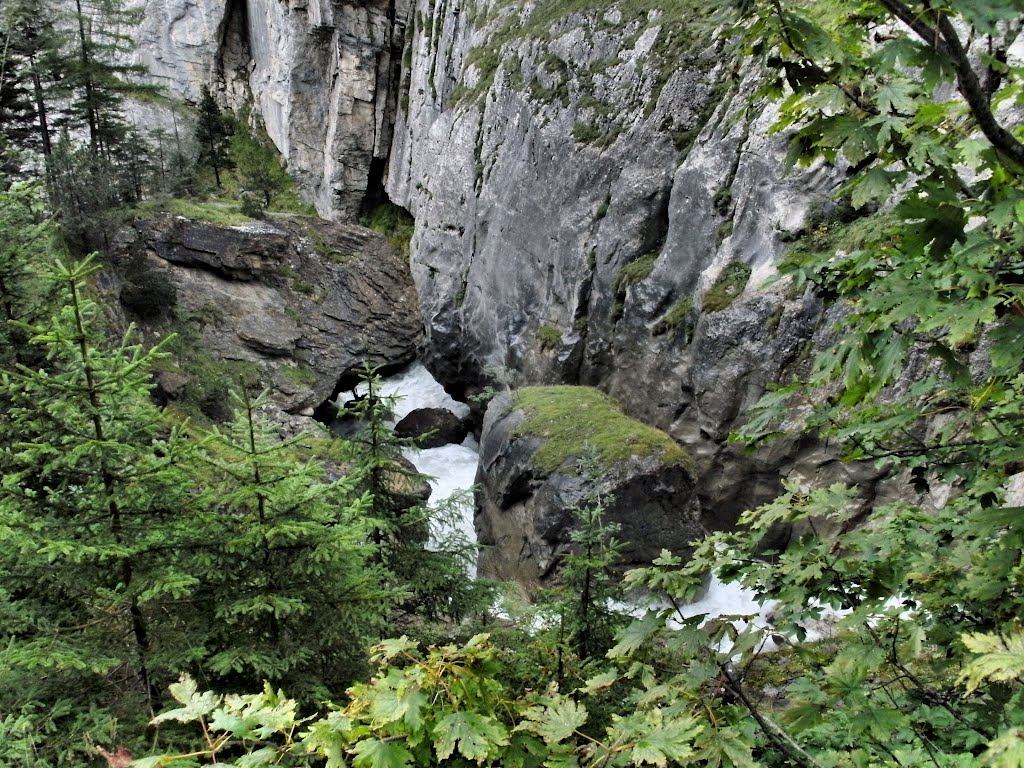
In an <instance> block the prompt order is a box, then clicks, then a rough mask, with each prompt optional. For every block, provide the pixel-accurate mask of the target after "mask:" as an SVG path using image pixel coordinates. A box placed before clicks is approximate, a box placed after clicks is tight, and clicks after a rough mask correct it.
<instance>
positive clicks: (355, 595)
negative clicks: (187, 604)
mask: <svg viewBox="0 0 1024 768" xmlns="http://www.w3.org/2000/svg"><path fill="white" fill-rule="evenodd" d="M233 397H234V403H235V415H234V418H233V420H232V421H231V422H230V423H229V424H227V425H226V426H224V427H222V428H214V430H213V431H212V432H211V433H210V434H209V436H208V437H207V439H206V440H205V441H204V448H205V461H206V462H207V463H208V464H209V475H208V476H207V478H206V487H205V489H204V492H203V493H202V494H201V496H200V503H199V506H200V508H201V510H202V512H201V514H200V516H199V517H198V519H197V520H196V521H195V522H194V526H195V528H194V532H195V534H196V540H195V543H194V545H193V548H192V551H194V552H195V553H196V556H197V559H198V561H199V562H198V564H197V567H196V571H197V573H199V574H200V578H201V581H202V585H201V587H200V588H199V589H198V590H197V591H196V593H195V595H194V598H193V600H194V601H195V605H194V607H193V610H198V611H199V612H201V613H202V614H204V615H207V616H210V617H211V619H212V621H210V622H208V623H207V625H206V626H204V627H200V631H201V633H202V634H201V640H196V639H193V640H192V642H193V644H194V645H195V646H196V647H197V648H201V649H202V658H201V659H199V668H200V669H202V670H204V672H205V673H206V674H207V675H212V676H214V678H216V679H218V680H220V681H221V685H222V686H234V687H235V688H238V687H242V688H245V687H254V686H258V685H259V684H260V682H261V681H263V680H268V681H270V682H271V683H273V684H275V685H284V684H287V685H288V687H289V689H290V690H294V691H296V695H301V696H302V697H303V698H307V697H310V698H311V699H312V700H315V697H316V696H323V695H325V694H327V693H330V694H333V695H337V694H338V693H339V692H340V691H341V690H342V689H343V687H344V686H345V685H346V684H348V682H350V681H351V680H352V679H353V677H354V676H355V675H356V673H357V672H358V670H359V668H360V665H361V663H362V659H363V657H364V651H365V648H366V647H367V645H368V641H369V640H370V639H373V638H374V637H379V636H380V632H381V631H382V627H383V624H384V621H385V618H386V616H387V615H388V609H389V607H390V605H391V604H392V601H393V595H392V594H391V593H390V592H389V591H388V590H387V589H386V588H385V586H384V582H385V577H384V574H383V572H382V571H381V569H380V568H379V566H375V565H374V564H373V560H374V552H375V549H376V548H375V547H374V546H372V545H371V543H370V538H371V537H370V533H371V528H370V524H369V522H368V520H367V516H366V513H367V512H368V510H369V509H370V506H371V498H370V496H369V495H368V494H366V493H364V492H362V491H360V490H358V489H357V487H356V486H357V484H356V479H355V478H354V477H353V476H351V475H350V476H347V477H345V478H342V479H339V480H336V481H333V482H328V481H327V479H326V477H325V474H324V468H323V466H321V465H319V464H316V463H313V462H309V461H301V460H299V459H297V458H296V456H295V454H294V452H293V446H294V444H295V442H296V440H297V439H293V440H290V441H289V440H282V439H281V438H280V437H279V435H278V434H277V432H276V430H275V428H274V426H273V425H271V424H270V423H269V422H268V421H267V420H266V418H264V417H262V416H261V415H260V410H261V408H262V407H263V406H265V405H266V403H267V399H266V393H262V394H260V395H258V396H256V397H252V396H251V395H249V394H248V393H247V392H246V390H245V389H244V388H243V389H241V390H239V391H238V392H236V393H235V394H234V396H233Z"/></svg>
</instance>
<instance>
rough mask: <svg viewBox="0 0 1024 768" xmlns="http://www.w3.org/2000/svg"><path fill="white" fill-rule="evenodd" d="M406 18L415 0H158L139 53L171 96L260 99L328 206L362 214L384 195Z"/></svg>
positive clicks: (260, 109)
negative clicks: (204, 89)
mask: <svg viewBox="0 0 1024 768" xmlns="http://www.w3.org/2000/svg"><path fill="white" fill-rule="evenodd" d="M407 16H408V0H284V1H282V2H268V3H255V2H247V0H198V2H192V1H191V0H189V1H188V2H186V1H185V0H170V2H165V3H164V2H162V3H147V4H146V7H145V16H144V20H143V23H142V25H141V27H140V29H139V31H138V42H139V53H138V57H139V61H140V63H142V64H144V65H146V66H147V67H148V68H149V71H150V73H151V74H152V77H153V79H154V80H156V82H158V83H160V84H161V85H163V86H165V87H166V89H167V92H168V93H169V94H170V95H171V96H175V97H179V98H183V99H185V100H187V101H189V102H191V103H198V101H199V92H200V88H201V86H202V85H204V84H206V85H212V86H213V90H214V91H215V92H216V93H218V94H219V96H220V98H221V100H222V101H223V102H224V103H225V104H226V105H227V106H231V107H234V108H236V109H238V108H241V107H242V106H244V105H245V104H246V103H248V102H252V105H253V106H254V111H255V114H256V115H258V116H259V117H260V118H261V119H262V122H263V124H264V125H265V126H266V129H267V133H268V134H269V135H270V138H271V139H272V140H273V141H274V143H275V144H276V145H277V148H278V149H279V150H280V151H281V154H282V155H283V156H284V158H285V160H286V162H287V165H288V170H289V171H290V172H291V173H292V175H293V176H295V177H296V179H297V180H298V182H299V185H300V187H301V188H302V189H303V190H304V192H305V193H306V194H307V195H308V196H309V198H310V199H311V200H312V201H313V202H314V203H315V205H316V207H317V210H318V211H319V213H320V214H321V215H322V216H326V217H351V216H353V215H354V214H356V213H358V212H359V209H360V207H361V206H362V205H363V204H364V201H366V199H367V197H369V198H370V199H371V202H372V201H373V199H374V198H375V196H376V195H378V194H379V186H380V183H381V178H382V174H383V168H384V163H385V160H386V158H387V155H388V151H389V147H390V143H391V136H392V125H393V122H394V116H395V112H396V108H397V107H396V105H397V99H398V92H397V85H398V76H399V69H400V64H401V57H402V43H403V41H404V35H405V24H406V19H407ZM168 118H169V115H168V116H165V118H164V121H165V122H170V121H169V119H168Z"/></svg>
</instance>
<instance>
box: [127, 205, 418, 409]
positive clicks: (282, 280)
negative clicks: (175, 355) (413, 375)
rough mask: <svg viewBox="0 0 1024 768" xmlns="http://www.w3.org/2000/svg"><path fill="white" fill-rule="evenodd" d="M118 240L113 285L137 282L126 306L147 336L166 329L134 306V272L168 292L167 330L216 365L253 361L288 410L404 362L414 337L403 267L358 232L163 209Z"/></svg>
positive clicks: (411, 298)
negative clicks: (218, 221)
mask: <svg viewBox="0 0 1024 768" xmlns="http://www.w3.org/2000/svg"><path fill="white" fill-rule="evenodd" d="M118 244H119V252H118V253H115V255H114V262H115V264H120V265H122V266H121V268H120V269H121V273H122V274H121V283H122V284H125V283H126V282H127V280H128V279H129V277H131V278H132V279H133V280H134V282H133V283H132V286H133V287H132V291H133V292H132V294H131V295H132V297H133V301H134V304H135V308H133V307H131V306H126V309H128V310H130V311H131V312H132V314H133V316H134V319H136V320H138V321H139V324H140V326H141V327H142V328H143V330H144V331H146V332H148V333H150V334H152V335H153V336H154V338H155V337H156V335H158V334H159V335H162V334H163V333H164V332H166V331H167V330H169V329H168V328H167V326H166V323H167V320H166V319H165V318H164V317H163V316H162V315H161V316H160V317H157V316H156V315H155V314H154V313H140V312H139V311H138V306H141V305H144V304H145V301H146V297H145V296H138V295H136V294H138V293H139V291H140V290H142V291H144V290H145V285H140V284H139V281H138V279H136V277H137V275H139V274H145V275H147V276H149V277H147V280H146V282H148V283H150V284H152V285H159V286H161V287H162V288H164V289H165V290H163V291H162V293H161V296H162V295H163V294H164V293H167V292H168V291H171V292H172V295H173V296H174V297H175V300H176V306H175V307H174V315H175V317H176V326H175V327H174V328H173V330H175V331H177V332H178V333H179V335H184V336H188V337H190V339H194V340H195V343H196V345H197V346H198V347H200V348H201V349H202V350H203V351H204V352H205V353H207V354H208V355H209V356H210V357H211V358H213V359H214V360H221V361H223V360H226V361H236V362H239V363H243V364H254V365H255V366H256V368H257V369H258V373H259V383H260V384H261V385H263V386H267V387H269V388H270V389H271V391H272V396H273V398H274V400H275V401H276V402H277V403H278V404H279V405H281V407H282V408H284V409H285V410H287V411H290V412H299V411H302V410H305V409H307V408H312V407H315V406H317V405H319V404H320V403H322V402H324V401H325V400H327V399H328V398H329V397H331V395H332V394H333V392H334V390H335V387H336V385H337V383H338V381H339V379H340V378H342V377H343V376H346V375H349V376H354V375H355V374H356V372H357V371H358V370H359V369H360V368H361V367H362V366H363V365H364V364H365V363H369V364H371V365H374V366H380V365H404V364H406V363H409V362H410V361H412V360H413V359H414V358H415V357H416V355H417V351H418V349H419V346H420V344H421V341H422V335H423V329H422V320H421V317H420V312H419V301H418V299H417V297H416V292H415V288H414V286H413V282H412V277H411V275H410V273H409V268H408V264H407V263H406V260H405V259H404V258H403V257H402V256H401V255H399V254H397V253H395V252H394V250H393V249H392V248H391V247H390V246H389V245H388V244H387V242H386V241H385V240H384V239H383V238H382V237H380V236H379V235H377V234H376V233H374V232H372V231H370V230H368V229H366V228H364V227H359V226H354V225H342V224H332V223H330V222H326V221H321V220H319V219H313V218H305V217H281V218H275V219H272V220H269V221H258V222H257V221H254V222H251V223H249V224H245V225H242V226H236V227H221V226H215V225H213V224H208V223H205V222H198V221H191V220H187V219H183V218H181V217H179V216H172V215H167V214H165V215H158V216H155V217H153V218H150V219H141V220H137V221H135V222H133V223H132V225H131V226H130V227H128V228H126V229H125V230H124V231H122V232H121V233H119V236H118ZM132 276H136V277H132ZM140 302H141V304H140ZM168 394H170V393H168Z"/></svg>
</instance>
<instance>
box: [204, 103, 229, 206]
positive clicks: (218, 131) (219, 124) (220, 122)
mask: <svg viewBox="0 0 1024 768" xmlns="http://www.w3.org/2000/svg"><path fill="white" fill-rule="evenodd" d="M230 136H231V127H230V126H229V125H228V122H227V120H225V118H224V115H223V114H222V113H221V111H220V107H219V106H217V101H216V100H215V99H214V98H213V94H212V93H210V89H209V88H207V87H206V86H205V85H204V86H203V89H202V97H201V98H200V100H199V119H198V121H197V122H196V143H198V144H199V165H202V166H208V167H210V168H212V169H213V176H214V178H215V179H216V181H217V187H218V189H219V188H220V172H221V171H222V170H223V169H225V168H230V167H231V156H230V155H229V153H228V148H229V138H230Z"/></svg>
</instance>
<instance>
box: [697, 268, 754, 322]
mask: <svg viewBox="0 0 1024 768" xmlns="http://www.w3.org/2000/svg"><path fill="white" fill-rule="evenodd" d="M750 273H751V269H750V265H748V264H744V263H743V262H742V261H733V262H730V263H728V264H726V265H725V269H723V270H722V273H721V274H720V275H719V276H718V279H717V280H715V282H714V283H713V284H712V286H711V287H710V288H708V290H707V293H705V294H704V300H703V301H702V302H701V308H702V309H703V310H704V311H705V312H721V311H722V310H723V309H726V308H727V307H729V306H730V305H731V304H732V303H733V302H734V301H735V300H736V298H737V297H738V296H739V295H740V294H741V293H743V289H744V288H746V287H747V281H748V280H750Z"/></svg>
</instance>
